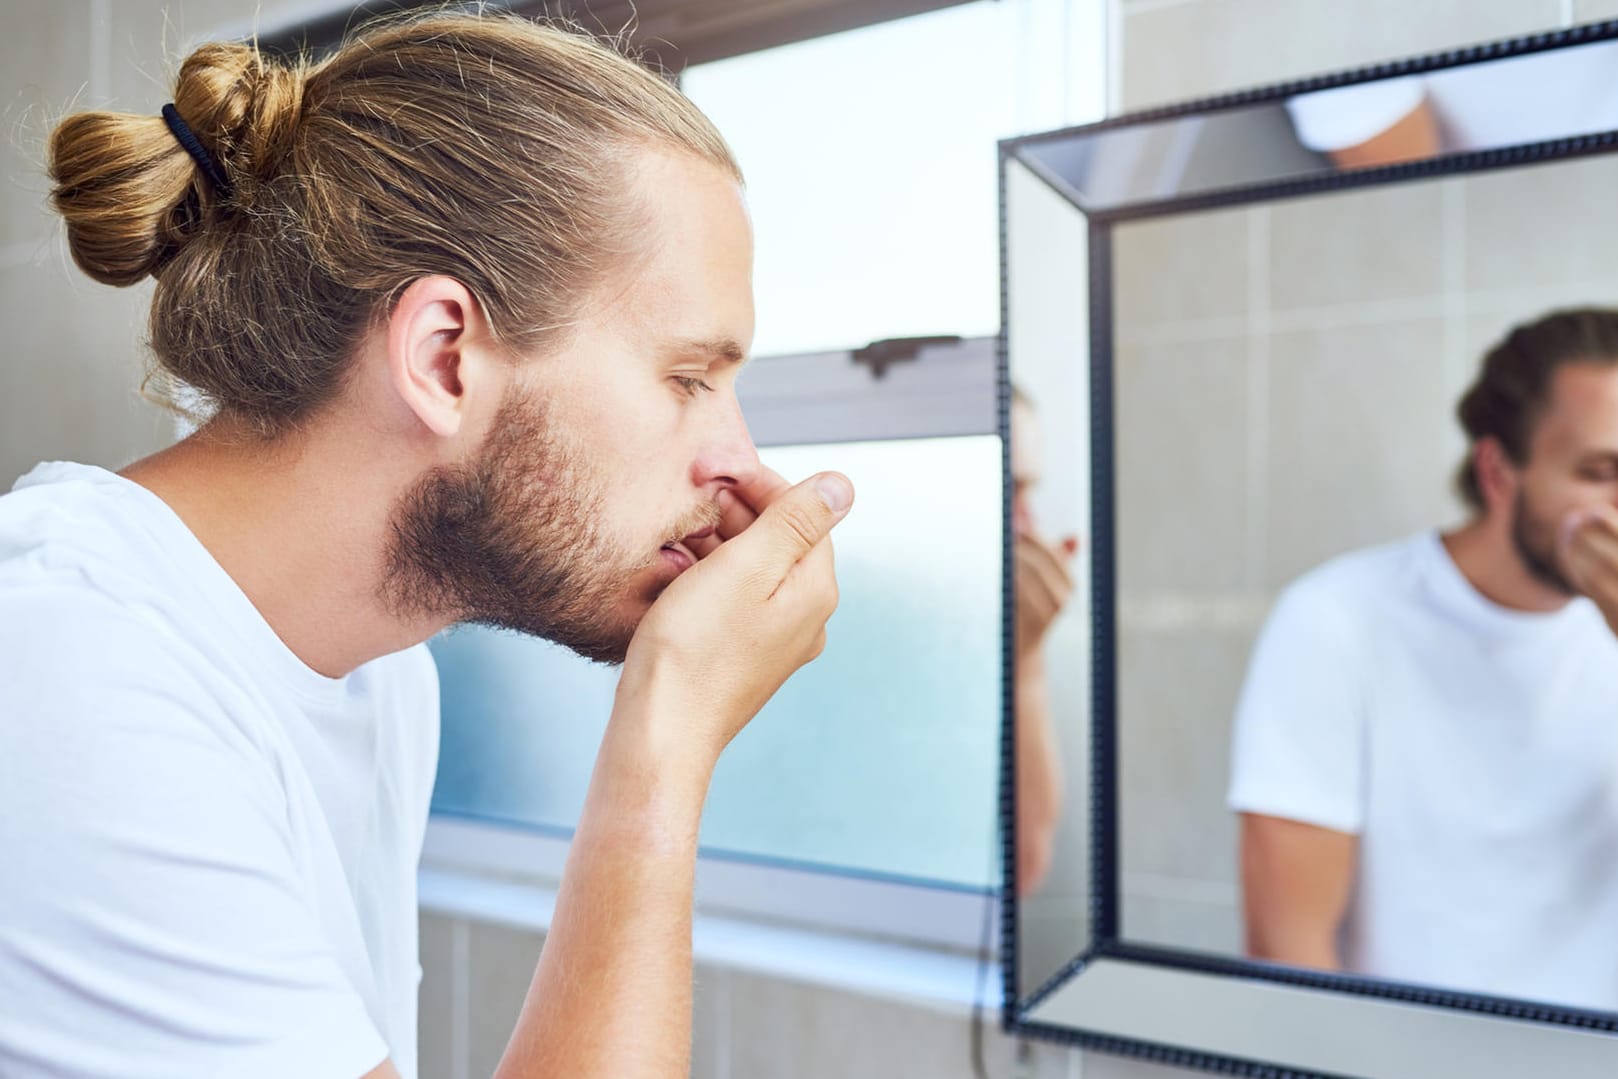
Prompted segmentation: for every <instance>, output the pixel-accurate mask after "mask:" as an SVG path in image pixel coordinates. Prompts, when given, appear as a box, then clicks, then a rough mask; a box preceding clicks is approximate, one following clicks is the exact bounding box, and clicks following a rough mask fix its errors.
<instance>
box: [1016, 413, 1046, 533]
mask: <svg viewBox="0 0 1618 1079" xmlns="http://www.w3.org/2000/svg"><path fill="white" fill-rule="evenodd" d="M1039 450H1040V430H1039V417H1038V415H1037V414H1035V412H1034V410H1033V408H1032V407H1030V406H1029V405H1028V404H1027V403H1025V402H1024V401H1022V400H1021V399H1020V398H1015V397H1014V398H1012V401H1011V531H1012V534H1013V535H1016V536H1032V535H1034V534H1035V532H1036V530H1037V522H1036V521H1035V520H1034V507H1033V497H1032V495H1033V490H1034V487H1035V486H1036V485H1037V484H1038V483H1039V460H1040V452H1039Z"/></svg>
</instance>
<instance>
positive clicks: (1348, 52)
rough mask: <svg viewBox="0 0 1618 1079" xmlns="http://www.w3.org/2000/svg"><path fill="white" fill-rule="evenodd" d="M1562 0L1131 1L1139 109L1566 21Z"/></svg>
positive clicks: (1133, 87)
mask: <svg viewBox="0 0 1618 1079" xmlns="http://www.w3.org/2000/svg"><path fill="white" fill-rule="evenodd" d="M1562 15H1563V12H1562V3H1561V0H1353V2H1352V3H1345V2H1341V0H1283V2H1277V0H1197V2H1195V3H1182V4H1150V3H1140V4H1136V5H1132V6H1130V7H1126V8H1125V9H1124V13H1123V18H1124V22H1123V27H1122V34H1123V50H1122V51H1123V82H1122V85H1123V105H1124V107H1125V108H1126V109H1138V108H1143V107H1146V106H1150V105H1160V104H1164V103H1166V102H1170V101H1177V100H1182V99H1187V98H1193V97H1202V96H1205V95H1209V94H1217V93H1224V92H1227V91H1230V90H1237V89H1246V88H1249V87H1254V86H1261V85H1264V84H1266V83H1273V82H1280V81H1283V80H1286V79H1294V78H1300V77H1304V76H1308V75H1315V74H1320V73H1323V72H1327V71H1334V70H1338V69H1342V68H1349V67H1359V66H1361V65H1364V64H1370V63H1374V62H1377V61H1381V60H1391V59H1398V58H1401V57H1406V56H1412V55H1417V54H1421V53H1428V52H1435V51H1438V50H1440V49H1448V48H1453V47H1456V46H1459V45H1469V44H1475V43H1477V42H1482V41H1492V40H1495V39H1498V38H1503V37H1511V36H1514V35H1518V34H1525V33H1533V32H1536V31H1539V30H1545V29H1550V28H1554V27H1558V26H1560V25H1562Z"/></svg>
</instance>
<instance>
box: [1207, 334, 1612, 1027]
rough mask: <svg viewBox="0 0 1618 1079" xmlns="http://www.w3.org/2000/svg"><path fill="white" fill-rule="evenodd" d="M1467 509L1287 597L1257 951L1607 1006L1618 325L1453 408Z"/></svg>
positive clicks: (1266, 642)
mask: <svg viewBox="0 0 1618 1079" xmlns="http://www.w3.org/2000/svg"><path fill="white" fill-rule="evenodd" d="M1458 412H1459V417H1460V421H1461V424H1462V426H1463V427H1464V428H1465V430H1466V433H1467V435H1468V437H1469V439H1470V441H1471V447H1470V451H1469V453H1468V455H1467V459H1466V462H1465V464H1464V465H1463V467H1462V471H1461V474H1460V477H1459V486H1460V490H1461V492H1462V494H1463V495H1464V497H1465V498H1466V500H1467V502H1468V503H1469V504H1470V506H1471V507H1472V509H1473V511H1474V515H1473V517H1472V518H1471V520H1470V521H1469V522H1468V523H1467V524H1465V525H1464V526H1462V527H1461V528H1459V529H1457V530H1455V531H1453V532H1449V533H1443V534H1439V533H1435V532H1428V533H1424V534H1422V535H1418V536H1416V537H1414V538H1412V539H1407V540H1404V541H1402V542H1399V543H1394V544H1390V545H1387V546H1382V547H1377V548H1373V549H1370V550H1364V551H1358V552H1354V553H1351V554H1348V555H1344V556H1342V557H1339V558H1337V559H1334V560H1333V561H1331V562H1328V563H1327V564H1326V565H1324V566H1321V567H1319V568H1317V569H1315V570H1313V571H1312V572H1310V573H1308V574H1306V575H1305V576H1303V577H1302V578H1300V579H1299V580H1298V581H1296V582H1294V583H1293V584H1292V585H1291V586H1290V587H1288V588H1287V590H1286V591H1285V592H1284V593H1283V595H1282V596H1281V598H1280V600H1279V601H1278V603H1277V604H1276V607H1275V609H1274V611H1273V612H1272V613H1271V615H1270V619H1269V622H1268V624H1267V625H1266V626H1265V627H1264V631H1263V633H1262V634H1261V636H1260V638H1259V642H1258V645H1257V647H1256V649H1255V651H1254V654H1253V657H1252V660H1251V666H1250V669H1249V671H1248V676H1247V682H1246V685H1245V686H1244V688H1243V691H1242V695H1241V700H1240V703H1239V705H1238V709H1237V716H1236V735H1235V743H1234V747H1233V753H1232V761H1233V774H1232V781H1231V791H1230V803H1231V806H1232V808H1233V809H1235V810H1236V811H1238V812H1239V813H1241V814H1242V827H1241V870H1242V882H1243V892H1244V907H1245V916H1246V928H1247V948H1248V952H1249V954H1251V955H1252V956H1253V957H1255V958H1260V959H1267V960H1274V961H1278V962H1284V963H1291V964H1297V965H1301V966H1308V967H1317V968H1327V969H1345V970H1350V971H1355V972H1360V973H1365V974H1370V975H1375V976H1379V977H1385V978H1391V979H1398V980H1405V981H1415V982H1424V983H1430V984H1437V985H1444V986H1450V987H1454V988H1460V989H1467V990H1473V991H1478V992H1487V993H1495V994H1500V995H1509V996H1515V997H1526V998H1537V999H1545V1000H1555V1001H1565V1002H1570V1003H1577V1004H1581V1005H1586V1006H1592V1007H1602V1008H1614V1009H1618V638H1615V636H1614V634H1615V632H1618V311H1615V310H1597V309H1588V310H1576V311H1565V312H1560V313H1556V314H1552V315H1549V316H1546V317H1544V318H1542V319H1540V320H1538V321H1537V322H1533V323H1531V324H1527V325H1524V326H1521V327H1518V328H1517V329H1515V330H1514V331H1512V332H1511V333H1510V334H1509V335H1508V336H1507V337H1506V338H1505V339H1504V340H1502V341H1501V342H1500V343H1499V344H1498V345H1496V346H1495V347H1494V349H1493V350H1492V351H1490V352H1489V354H1488V355H1487V356H1486V357H1485V358H1484V361H1483V367H1482V370H1481V372H1480V373H1479V375H1478V377H1477V380H1476V382H1475V383H1474V384H1473V385H1472V387H1471V388H1470V389H1469V390H1468V391H1467V393H1466V395H1465V397H1464V398H1463V399H1462V400H1461V403H1460V407H1459V409H1458Z"/></svg>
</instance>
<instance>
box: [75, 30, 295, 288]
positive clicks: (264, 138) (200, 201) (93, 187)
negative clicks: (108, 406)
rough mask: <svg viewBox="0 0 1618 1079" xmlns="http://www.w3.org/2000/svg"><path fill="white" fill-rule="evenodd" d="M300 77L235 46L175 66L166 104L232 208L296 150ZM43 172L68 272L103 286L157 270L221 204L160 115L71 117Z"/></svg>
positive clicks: (215, 47)
mask: <svg viewBox="0 0 1618 1079" xmlns="http://www.w3.org/2000/svg"><path fill="white" fill-rule="evenodd" d="M307 70H308V69H307V67H306V66H305V65H304V64H302V63H299V64H297V65H296V66H288V65H284V64H279V63H275V62H273V61H267V60H265V58H264V57H263V56H262V54H260V53H259V51H258V49H257V48H255V47H253V46H251V45H244V44H237V43H216V44H209V45H204V46H202V47H201V48H199V49H197V50H196V51H195V52H193V53H192V54H191V55H190V56H189V57H187V58H186V60H185V62H184V63H183V64H182V65H181V67H180V75H179V79H178V81H177V82H176V85H175V89H174V102H173V104H174V106H175V109H176V110H177V111H178V112H179V114H180V117H181V118H182V119H183V120H184V121H185V124H186V126H187V127H189V128H190V129H191V131H192V132H193V133H194V134H195V135H196V137H197V139H198V141H199V142H200V143H201V144H202V147H203V149H205V150H206V151H207V152H208V154H209V155H210V156H211V157H212V158H213V159H214V161H215V162H216V163H217V164H218V166H219V168H220V169H221V170H222V171H223V173H224V175H225V176H226V177H227V178H228V179H229V181H230V185H231V188H232V197H231V200H230V201H231V203H233V204H242V205H247V204H250V203H251V202H252V199H253V193H254V189H255V188H256V187H257V186H258V185H260V184H263V183H266V182H268V181H269V180H271V179H272V178H273V177H274V176H275V173H276V170H277V168H278V166H279V165H280V163H281V162H282V161H283V160H284V159H285V157H286V155H287V154H288V153H289V152H290V151H291V147H292V139H293V135H294V134H295V132H296V131H297V126H298V119H299V117H300V116H301V115H302V111H303V85H304V80H305V78H306V75H307ZM48 168H49V172H50V176H51V179H52V180H53V181H54V183H55V187H54V188H53V189H52V191H51V203H52V205H53V206H55V208H56V211H57V212H58V213H60V214H61V215H62V218H63V220H64V221H65V222H66V225H67V235H68V247H69V250H70V251H71V252H72V254H73V260H74V262H76V263H77V264H78V266H79V268H80V269H82V270H84V272H85V273H87V274H89V275H90V276H91V277H93V278H95V279H96V280H97V281H101V282H103V283H105V284H109V285H132V284H134V283H135V282H137V281H140V280H141V279H143V278H145V277H146V276H148V275H149V274H152V273H155V272H157V271H158V270H160V269H161V268H162V267H163V265H164V264H165V263H167V262H168V261H169V260H170V259H172V258H173V257H174V256H175V255H176V254H177V253H178V252H179V251H180V250H181V249H182V248H183V247H184V246H185V245H186V244H187V243H189V242H190V240H191V239H192V238H193V237H194V236H196V235H197V234H198V233H199V232H201V231H202V229H203V227H204V226H205V225H206V224H207V223H208V222H209V221H211V220H213V219H214V218H215V217H217V216H218V212H219V210H220V208H221V206H222V200H221V198H220V192H218V191H216V190H215V189H214V186H213V184H212V183H211V182H210V181H209V180H208V179H207V178H206V177H205V176H204V175H203V173H202V170H201V169H200V168H199V167H198V165H197V163H196V161H195V160H193V159H192V157H191V155H190V154H189V153H188V152H187V151H186V149H185V148H184V147H183V146H181V145H180V142H179V140H178V138H176V136H175V134H174V133H173V132H172V131H171V130H170V129H169V126H168V123H167V121H165V120H164V119H163V117H162V116H161V115H160V114H159V113H158V111H157V110H156V109H153V111H152V113H151V114H150V115H144V116H137V115H130V114H127V113H111V112H87V113H78V114H76V115H73V116H69V117H67V118H66V119H65V120H63V121H62V122H61V123H60V124H58V125H57V126H56V129H55V130H54V131H53V132H51V138H50V148H49V166H48Z"/></svg>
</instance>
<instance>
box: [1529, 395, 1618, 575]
mask: <svg viewBox="0 0 1618 1079" xmlns="http://www.w3.org/2000/svg"><path fill="white" fill-rule="evenodd" d="M1516 476H1517V485H1516V487H1517V489H1516V494H1515V497H1514V499H1513V505H1512V518H1511V534H1512V542H1513V545H1514V546H1515V547H1516V550H1517V554H1518V556H1519V557H1520V558H1521V559H1522V561H1523V565H1524V566H1526V567H1527V569H1528V572H1529V573H1531V574H1533V576H1534V577H1535V578H1536V579H1537V580H1539V581H1540V583H1542V584H1545V585H1547V586H1549V587H1551V588H1554V589H1556V590H1557V591H1559V592H1562V593H1564V594H1566V595H1570V596H1571V595H1573V594H1574V593H1575V591H1576V590H1575V589H1574V588H1573V586H1572V585H1571V584H1570V583H1569V582H1568V579H1567V575H1566V572H1565V570H1564V569H1563V568H1562V565H1561V560H1560V558H1559V557H1558V555H1557V537H1558V533H1559V531H1560V529H1561V527H1562V522H1563V521H1565V520H1566V519H1567V518H1568V516H1569V515H1570V514H1572V513H1574V512H1576V511H1578V510H1581V509H1586V508H1588V507H1591V506H1595V505H1600V504H1603V503H1605V504H1607V505H1611V506H1618V366H1614V365H1611V364H1596V363H1576V364H1569V365H1567V366H1565V367H1562V368H1561V369H1559V370H1558V371H1557V372H1556V374H1555V376H1554V378H1553V381H1552V383H1551V394H1550V399H1549V401H1548V402H1547V403H1546V407H1545V413H1544V415H1543V416H1541V417H1540V419H1539V422H1538V424H1537V425H1536V427H1535V429H1534V431H1533V434H1532V436H1531V438H1530V440H1529V450H1528V461H1527V463H1526V464H1524V465H1523V466H1522V467H1521V468H1520V469H1517V470H1516Z"/></svg>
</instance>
